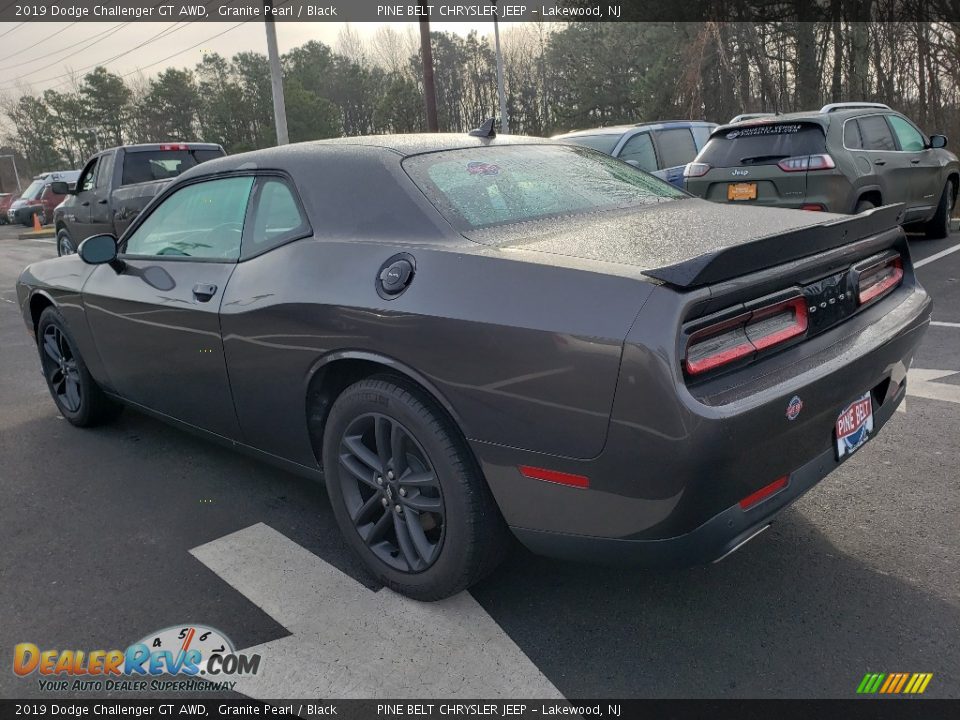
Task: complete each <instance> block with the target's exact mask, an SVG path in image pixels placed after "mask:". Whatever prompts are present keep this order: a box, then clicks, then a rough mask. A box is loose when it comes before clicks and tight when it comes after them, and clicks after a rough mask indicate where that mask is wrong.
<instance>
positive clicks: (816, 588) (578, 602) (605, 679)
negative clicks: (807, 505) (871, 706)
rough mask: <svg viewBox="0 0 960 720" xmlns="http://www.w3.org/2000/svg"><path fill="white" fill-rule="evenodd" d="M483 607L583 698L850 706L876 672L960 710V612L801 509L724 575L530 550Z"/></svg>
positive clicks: (487, 586)
mask: <svg viewBox="0 0 960 720" xmlns="http://www.w3.org/2000/svg"><path fill="white" fill-rule="evenodd" d="M876 531H878V532H880V531H881V530H879V529H877V530H876ZM473 594H474V596H475V597H476V598H477V600H478V601H479V602H480V603H481V604H482V605H483V606H484V608H485V609H486V610H487V611H488V612H489V613H490V614H491V615H492V616H493V618H494V619H496V620H497V622H498V623H499V624H500V625H501V626H502V627H503V628H504V630H505V631H506V632H507V633H508V634H509V635H510V637H511V638H513V640H514V641H515V642H516V643H517V644H518V645H519V646H520V648H522V649H523V650H524V652H526V653H527V655H528V656H529V657H530V658H531V659H532V660H533V662H534V663H535V664H536V665H537V666H538V667H540V669H541V670H542V671H543V672H544V674H545V675H546V676H547V677H548V678H550V679H551V681H553V683H554V684H555V685H556V686H557V687H558V688H559V689H560V690H561V692H563V693H564V694H565V695H566V696H567V697H570V698H578V697H579V698H591V697H610V698H616V697H623V698H632V697H693V698H696V697H765V698H769V697H785V698H798V697H810V698H817V697H839V698H850V697H854V696H855V691H856V688H857V685H858V684H859V682H860V680H861V679H862V678H863V676H864V674H865V673H866V672H868V671H872V672H887V673H889V672H932V673H934V680H933V682H931V685H930V687H929V688H928V690H927V692H926V696H934V697H957V696H958V694H957V686H956V682H955V679H956V677H957V676H958V675H957V671H958V670H960V647H958V645H957V643H956V628H957V625H958V620H960V608H958V607H957V606H955V605H951V604H949V603H947V602H944V601H942V600H940V599H938V598H937V597H934V596H932V595H930V594H927V593H925V592H923V591H922V590H919V589H917V588H916V587H913V586H911V585H910V584H908V583H906V582H904V581H902V580H900V579H897V578H895V577H892V576H890V575H887V574H884V572H883V571H882V570H879V569H875V568H871V567H868V566H867V565H865V564H863V563H862V562H860V561H859V560H858V559H857V558H855V557H852V556H850V555H847V554H844V553H843V552H840V551H838V550H837V548H836V547H835V546H833V545H832V544H831V543H830V541H829V540H828V539H827V538H826V537H825V536H824V535H823V534H822V533H821V532H820V531H819V530H818V529H817V527H815V526H814V525H813V524H812V523H811V522H809V521H808V520H807V519H806V518H805V517H804V515H803V513H802V511H801V510H798V509H796V508H790V509H788V510H786V511H785V512H784V513H783V514H782V515H781V516H780V518H779V519H778V521H777V522H775V523H774V525H773V526H772V527H771V529H770V530H768V531H767V532H766V533H764V534H763V535H761V536H759V537H758V538H757V539H756V540H754V541H752V542H751V543H749V544H748V545H747V546H745V547H744V548H742V549H741V550H740V551H739V552H737V553H735V554H734V555H732V556H730V557H728V558H727V559H725V560H724V561H723V562H721V563H718V564H714V565H709V566H705V567H694V568H689V569H684V570H677V571H666V572H662V571H643V570H635V569H624V568H611V567H598V566H590V565H582V564H567V563H560V562H554V561H551V560H548V559H545V558H538V557H535V556H533V555H532V554H530V553H529V552H526V551H525V550H518V551H517V552H516V553H514V554H513V556H512V557H511V558H510V559H509V560H508V561H507V562H506V563H505V564H504V566H502V567H501V568H500V570H499V571H498V572H497V573H495V574H494V575H493V576H492V577H490V578H489V579H488V580H486V581H485V582H483V583H482V584H480V585H479V586H477V587H475V588H474V590H473ZM938 678H939V679H940V680H941V682H940V683H938V684H937V686H935V685H934V684H935V683H937V680H938ZM951 678H952V679H953V685H952V687H951V686H950V685H949V684H947V683H948V682H950V679H951Z"/></svg>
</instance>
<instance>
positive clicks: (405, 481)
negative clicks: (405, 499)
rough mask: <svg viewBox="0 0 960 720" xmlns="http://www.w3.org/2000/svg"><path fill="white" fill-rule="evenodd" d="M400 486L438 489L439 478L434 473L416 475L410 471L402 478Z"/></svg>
mask: <svg viewBox="0 0 960 720" xmlns="http://www.w3.org/2000/svg"><path fill="white" fill-rule="evenodd" d="M400 484H401V485H403V486H404V487H436V486H437V476H436V475H434V474H433V473H432V472H421V473H415V472H413V471H410V472H409V473H407V474H406V475H404V476H403V477H401V478H400Z"/></svg>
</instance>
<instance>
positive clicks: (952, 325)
mask: <svg viewBox="0 0 960 720" xmlns="http://www.w3.org/2000/svg"><path fill="white" fill-rule="evenodd" d="M930 324H931V325H932V326H933V327H948V328H960V323H952V322H942V321H939V320H931V321H930Z"/></svg>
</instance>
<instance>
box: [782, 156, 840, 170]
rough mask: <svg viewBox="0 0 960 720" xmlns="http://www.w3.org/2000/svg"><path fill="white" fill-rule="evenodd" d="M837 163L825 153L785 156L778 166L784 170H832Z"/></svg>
mask: <svg viewBox="0 0 960 720" xmlns="http://www.w3.org/2000/svg"><path fill="white" fill-rule="evenodd" d="M836 166H837V165H836V163H835V162H833V158H832V157H830V156H829V155H827V154H826V153H824V154H823V155H798V156H797V157H788V158H784V159H783V160H781V161H780V162H778V163H777V167H778V168H780V169H781V170H783V171H784V172H806V171H807V170H832V169H833V168H835V167H836Z"/></svg>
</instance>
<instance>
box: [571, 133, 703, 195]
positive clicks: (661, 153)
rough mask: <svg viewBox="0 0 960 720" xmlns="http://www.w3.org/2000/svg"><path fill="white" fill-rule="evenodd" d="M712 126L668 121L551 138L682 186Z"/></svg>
mask: <svg viewBox="0 0 960 720" xmlns="http://www.w3.org/2000/svg"><path fill="white" fill-rule="evenodd" d="M715 127H717V124H716V123H708V122H699V121H688V120H671V121H667V122H657V123H641V124H639V125H616V126H612V127H605V128H595V129H593V130H578V131H577V132H572V133H567V134H565V135H557V136H555V137H554V139H555V140H562V141H564V142H571V143H574V144H576V145H583V146H584V147H589V148H593V149H594V150H599V151H600V152H603V153H606V154H607V155H613V157H615V158H619V159H620V160H623V161H625V162H628V163H630V164H631V165H633V166H634V167H638V168H640V169H641V170H646V171H647V172H648V173H651V174H653V175H656V176H657V177H659V178H663V179H664V180H666V181H667V182H669V183H672V184H673V185H676V186H677V187H683V168H684V167H685V166H686V164H687V163H688V162H690V161H691V160H693V158H694V157H696V155H697V153H698V152H699V151H700V149H701V148H702V147H703V146H704V144H705V143H706V142H707V138H708V137H709V136H710V133H711V132H712V131H713V129H714V128H715Z"/></svg>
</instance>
